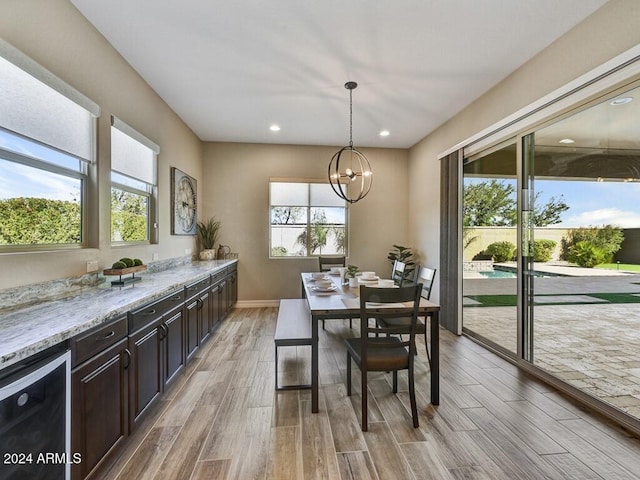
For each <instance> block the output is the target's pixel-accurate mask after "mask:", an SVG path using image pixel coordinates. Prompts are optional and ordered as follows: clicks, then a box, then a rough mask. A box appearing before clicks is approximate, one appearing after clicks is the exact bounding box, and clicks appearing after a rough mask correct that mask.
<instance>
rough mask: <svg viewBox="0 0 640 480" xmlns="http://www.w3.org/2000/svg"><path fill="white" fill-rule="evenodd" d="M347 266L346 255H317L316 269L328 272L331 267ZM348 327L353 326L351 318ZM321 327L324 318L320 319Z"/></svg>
mask: <svg viewBox="0 0 640 480" xmlns="http://www.w3.org/2000/svg"><path fill="white" fill-rule="evenodd" d="M346 266H347V257H345V256H344V255H343V256H339V257H336V256H331V257H323V256H322V255H320V256H319V257H318V271H319V272H328V271H330V270H331V268H332V267H346ZM349 328H353V323H352V321H351V319H349ZM322 329H323V330H324V319H323V320H322Z"/></svg>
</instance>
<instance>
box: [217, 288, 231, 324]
mask: <svg viewBox="0 0 640 480" xmlns="http://www.w3.org/2000/svg"><path fill="white" fill-rule="evenodd" d="M228 304H229V293H228V291H227V281H226V280H223V281H222V282H220V287H219V288H218V308H219V313H220V321H222V320H224V319H225V317H226V316H227V305H228Z"/></svg>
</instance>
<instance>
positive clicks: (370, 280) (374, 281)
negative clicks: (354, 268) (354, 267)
mask: <svg viewBox="0 0 640 480" xmlns="http://www.w3.org/2000/svg"><path fill="white" fill-rule="evenodd" d="M378 280H380V277H378V276H375V277H371V278H362V277H361V276H360V277H358V282H360V283H364V284H365V285H371V284H377V283H378Z"/></svg>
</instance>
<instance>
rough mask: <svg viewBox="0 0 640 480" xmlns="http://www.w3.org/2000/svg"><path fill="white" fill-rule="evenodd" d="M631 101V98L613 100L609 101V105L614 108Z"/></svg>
mask: <svg viewBox="0 0 640 480" xmlns="http://www.w3.org/2000/svg"><path fill="white" fill-rule="evenodd" d="M632 100H633V97H621V98H616V99H615V100H611V101H610V102H609V105H613V106H614V107H615V106H616V105H624V104H625V103H629V102H631V101H632Z"/></svg>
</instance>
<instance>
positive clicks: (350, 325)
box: [349, 318, 353, 328]
mask: <svg viewBox="0 0 640 480" xmlns="http://www.w3.org/2000/svg"><path fill="white" fill-rule="evenodd" d="M349 328H353V318H350V319H349Z"/></svg>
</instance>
